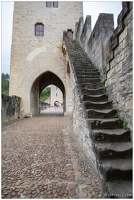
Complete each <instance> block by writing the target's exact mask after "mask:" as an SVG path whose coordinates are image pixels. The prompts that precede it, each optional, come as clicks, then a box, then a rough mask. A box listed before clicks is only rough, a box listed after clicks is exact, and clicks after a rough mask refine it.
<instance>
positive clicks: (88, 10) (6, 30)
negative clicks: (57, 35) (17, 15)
mask: <svg viewBox="0 0 134 200" xmlns="http://www.w3.org/2000/svg"><path fill="white" fill-rule="evenodd" d="M13 6H14V3H13V2H11V1H10V2H5V1H2V2H1V10H2V15H1V17H2V20H1V21H2V27H1V30H2V31H1V34H2V57H1V59H2V62H1V63H2V73H8V74H9V73H10V54H11V38H12V20H13ZM121 10H122V2H121V1H112V2H110V1H103V2H101V1H99V2H97V1H96V2H93V1H92V2H91V1H86V2H83V13H84V19H85V17H86V15H91V16H92V29H93V27H94V24H95V22H96V20H97V18H98V16H99V14H100V13H112V14H114V21H115V27H116V26H117V23H116V22H117V16H118V15H119V13H120V11H121Z"/></svg>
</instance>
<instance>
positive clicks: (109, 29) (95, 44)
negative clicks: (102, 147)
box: [76, 2, 133, 130]
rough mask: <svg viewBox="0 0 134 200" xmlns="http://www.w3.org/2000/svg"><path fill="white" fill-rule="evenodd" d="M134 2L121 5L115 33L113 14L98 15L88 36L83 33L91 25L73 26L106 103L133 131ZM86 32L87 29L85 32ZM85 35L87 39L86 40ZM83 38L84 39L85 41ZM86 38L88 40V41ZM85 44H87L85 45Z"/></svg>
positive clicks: (81, 21) (81, 22)
mask: <svg viewBox="0 0 134 200" xmlns="http://www.w3.org/2000/svg"><path fill="white" fill-rule="evenodd" d="M132 8H133V3H132V2H122V11H121V13H120V14H119V16H118V25H117V28H116V29H115V30H114V23H113V15H112V14H100V15H99V17H98V20H97V22H96V24H95V27H94V29H93V31H92V32H90V31H89V29H90V28H89V29H88V32H89V34H87V33H86V32H84V34H83V32H82V29H84V27H86V26H87V25H88V26H89V27H90V25H89V24H90V22H89V21H88V22H89V23H88V24H87V21H85V24H84V23H83V20H82V19H81V18H80V21H79V23H77V24H76V27H77V31H76V39H77V40H78V42H79V43H80V45H81V46H82V48H83V49H84V51H85V52H86V53H87V54H88V56H89V57H90V59H91V60H92V62H93V63H94V64H95V65H96V67H97V68H98V69H99V71H100V73H101V76H102V81H104V82H105V86H106V88H107V92H108V94H109V100H113V104H114V107H115V108H116V109H117V110H118V113H119V114H120V116H121V117H122V118H124V119H125V121H127V122H128V127H129V128H130V129H131V130H132V118H133V117H132V40H133V30H132V24H133V22H132V21H133V19H132V16H133V9H132ZM85 31H86V29H85ZM85 35H86V37H85ZM85 38H86V39H85ZM88 38H89V39H88ZM84 40H85V41H86V43H87V44H85V42H83V41H84Z"/></svg>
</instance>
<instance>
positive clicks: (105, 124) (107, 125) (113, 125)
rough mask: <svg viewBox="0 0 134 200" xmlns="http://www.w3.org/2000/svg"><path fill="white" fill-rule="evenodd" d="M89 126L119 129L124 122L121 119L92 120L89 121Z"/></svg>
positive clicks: (92, 127)
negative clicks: (107, 120)
mask: <svg viewBox="0 0 134 200" xmlns="http://www.w3.org/2000/svg"><path fill="white" fill-rule="evenodd" d="M88 123H89V126H91V129H118V128H122V122H121V120H117V121H114V122H110V121H109V122H103V123H101V122H99V121H97V120H94V121H92V122H88Z"/></svg>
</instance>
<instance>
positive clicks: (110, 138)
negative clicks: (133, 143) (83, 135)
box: [92, 133, 131, 142]
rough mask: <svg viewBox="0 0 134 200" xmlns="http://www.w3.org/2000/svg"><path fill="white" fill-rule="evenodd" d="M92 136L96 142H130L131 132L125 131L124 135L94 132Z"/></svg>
mask: <svg viewBox="0 0 134 200" xmlns="http://www.w3.org/2000/svg"><path fill="white" fill-rule="evenodd" d="M92 138H93V140H94V141H95V142H129V141H130V140H131V139H130V133H129V134H128V133H124V134H122V135H108V134H105V133H96V134H94V133H92Z"/></svg>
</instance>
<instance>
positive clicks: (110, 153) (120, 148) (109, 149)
mask: <svg viewBox="0 0 134 200" xmlns="http://www.w3.org/2000/svg"><path fill="white" fill-rule="evenodd" d="M94 150H95V152H96V155H97V158H99V159H100V160H102V159H119V158H120V159H121V158H131V157H132V143H131V142H113V143H97V144H95V145H94Z"/></svg>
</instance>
